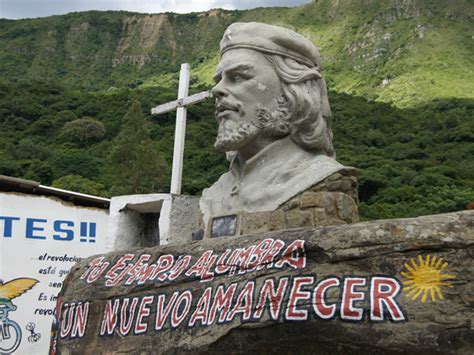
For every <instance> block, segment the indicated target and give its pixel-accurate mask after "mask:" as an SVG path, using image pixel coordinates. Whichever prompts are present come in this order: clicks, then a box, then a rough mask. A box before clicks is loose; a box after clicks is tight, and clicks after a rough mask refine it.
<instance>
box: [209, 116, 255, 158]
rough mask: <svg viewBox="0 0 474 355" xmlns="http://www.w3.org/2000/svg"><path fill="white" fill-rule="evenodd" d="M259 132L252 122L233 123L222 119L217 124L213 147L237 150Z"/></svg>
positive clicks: (222, 149) (224, 150)
mask: <svg viewBox="0 0 474 355" xmlns="http://www.w3.org/2000/svg"><path fill="white" fill-rule="evenodd" d="M259 133H260V129H259V128H258V127H257V126H255V124H254V123H253V121H252V122H250V123H239V124H235V123H234V122H231V121H223V122H221V123H220V124H219V129H218V131H217V137H216V142H215V143H214V147H215V148H216V149H219V150H221V151H223V152H229V151H233V150H238V149H239V148H240V147H243V146H245V145H246V144H249V143H250V142H251V141H252V140H253V139H254V138H255V137H257V135H258V134H259Z"/></svg>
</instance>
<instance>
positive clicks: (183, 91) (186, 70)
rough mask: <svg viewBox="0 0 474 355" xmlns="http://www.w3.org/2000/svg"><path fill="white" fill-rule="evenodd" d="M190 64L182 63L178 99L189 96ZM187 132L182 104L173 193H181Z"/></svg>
mask: <svg viewBox="0 0 474 355" xmlns="http://www.w3.org/2000/svg"><path fill="white" fill-rule="evenodd" d="M190 72H191V69H190V66H189V64H188V63H184V64H181V71H180V73H179V89H178V100H180V99H184V98H185V97H186V96H188V90H189V76H190ZM185 132H186V107H185V106H181V107H178V108H177V110H176V127H175V131H174V149H173V170H172V173H171V190H170V193H172V194H177V195H179V194H181V178H182V175H183V156H184V138H185Z"/></svg>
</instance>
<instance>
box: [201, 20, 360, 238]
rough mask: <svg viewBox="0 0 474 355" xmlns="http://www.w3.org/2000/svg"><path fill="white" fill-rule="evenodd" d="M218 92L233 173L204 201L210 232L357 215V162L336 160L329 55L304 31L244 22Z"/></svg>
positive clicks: (230, 38) (223, 49) (219, 141)
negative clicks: (326, 71)
mask: <svg viewBox="0 0 474 355" xmlns="http://www.w3.org/2000/svg"><path fill="white" fill-rule="evenodd" d="M220 54H221V60H220V63H219V64H218V66H217V69H216V71H215V75H214V80H215V82H216V85H215V86H214V88H213V89H212V93H213V96H214V97H215V100H216V111H215V117H216V119H217V122H218V125H219V127H218V133H217V138H216V142H215V147H216V148H217V149H219V150H221V151H223V152H225V153H226V155H227V158H228V159H229V161H230V169H229V172H227V173H225V174H223V175H222V176H221V177H220V178H219V180H218V181H217V182H215V183H214V184H213V185H212V186H211V187H209V188H208V189H205V190H204V191H203V193H202V197H201V200H200V209H201V213H202V215H203V222H202V225H203V228H204V229H205V230H206V232H205V235H206V236H207V237H209V236H212V237H216V236H221V235H237V234H248V233H252V232H260V231H267V230H277V229H285V228H293V227H303V226H318V225H328V224H339V223H350V222H353V221H355V220H356V219H357V180H356V178H355V169H353V168H348V167H345V166H343V165H341V164H340V163H338V162H337V161H336V160H335V152H334V148H333V143H332V140H333V134H332V129H331V109H330V106H329V102H328V96H327V89H326V83H325V81H324V78H323V77H322V75H321V59H320V55H319V51H318V49H317V48H316V47H315V45H314V44H313V43H312V42H311V41H310V40H308V39H306V38H305V37H303V36H302V35H300V34H298V33H296V32H294V31H291V30H288V29H285V28H282V27H277V26H271V25H267V24H262V23H255V22H250V23H234V24H232V25H231V26H229V27H228V28H227V30H226V31H225V33H224V36H223V38H222V40H221V43H220Z"/></svg>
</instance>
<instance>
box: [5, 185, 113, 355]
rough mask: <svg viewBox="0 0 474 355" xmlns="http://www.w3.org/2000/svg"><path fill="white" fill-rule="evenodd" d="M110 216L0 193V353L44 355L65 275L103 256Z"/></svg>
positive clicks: (52, 200) (52, 201)
mask: <svg viewBox="0 0 474 355" xmlns="http://www.w3.org/2000/svg"><path fill="white" fill-rule="evenodd" d="M107 221H108V211H107V210H103V209H98V208H91V207H80V206H75V205H73V204H69V203H66V202H64V201H62V200H60V199H57V198H54V197H43V196H34V195H28V194H20V193H4V192H0V279H1V280H0V353H7V354H9V353H15V354H48V351H49V342H50V333H51V324H52V322H53V318H54V315H53V313H54V310H55V306H56V297H57V294H58V293H59V291H60V290H61V286H62V283H63V281H64V278H65V277H66V275H67V274H68V272H69V269H70V268H71V267H72V266H73V265H74V263H75V262H77V261H78V260H80V259H81V258H84V257H88V256H91V255H94V254H99V253H103V252H105V245H106V241H105V238H106V235H107Z"/></svg>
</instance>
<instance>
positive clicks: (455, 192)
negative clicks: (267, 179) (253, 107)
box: [0, 0, 474, 218]
mask: <svg viewBox="0 0 474 355" xmlns="http://www.w3.org/2000/svg"><path fill="white" fill-rule="evenodd" d="M473 13H474V2H473V1H472V0H464V1H461V0H451V1H429V0H410V1H402V0H391V1H375V0H364V1H356V0H319V1H314V2H313V3H310V4H307V5H304V6H301V7H297V8H258V9H254V10H246V11H226V10H212V11H208V12H205V13H192V14H185V15H178V14H173V13H165V14H156V15H145V14H137V13H130V12H97V11H90V12H83V13H71V14H68V15H63V16H52V17H48V18H39V19H26V20H5V19H0V173H2V174H7V175H12V176H19V177H25V178H29V179H34V180H39V181H41V182H42V183H44V184H54V185H55V186H59V187H63V188H73V189H76V190H81V191H84V192H89V193H96V194H104V195H110V194H113V193H116V192H117V191H120V192H123V193H126V192H127V191H126V189H125V190H124V189H123V188H122V189H118V184H119V183H118V181H121V180H120V179H117V177H116V176H115V175H114V174H115V172H116V171H119V170H120V169H117V168H116V167H115V168H114V166H113V164H112V163H111V159H110V152H111V151H113V150H116V149H115V148H116V145H117V144H119V143H118V142H119V140H117V138H116V137H117V136H118V134H119V133H120V132H121V131H123V129H124V128H123V127H122V122H123V117H124V115H125V114H126V113H127V111H128V109H129V107H130V106H131V103H132V101H133V100H135V99H138V100H139V101H140V102H141V105H142V109H143V112H144V114H145V115H146V118H147V122H148V123H147V127H146V129H147V131H148V132H149V136H150V138H152V139H153V141H154V142H155V145H156V150H157V154H159V155H160V156H161V157H162V160H163V162H164V163H163V165H162V170H161V171H160V172H159V175H160V178H159V179H156V177H150V178H149V179H146V178H144V182H143V187H142V190H139V191H138V192H146V191H150V190H151V186H153V189H152V190H153V191H167V189H168V186H169V175H170V174H169V171H170V165H171V157H172V141H173V130H174V115H173V114H171V113H170V114H166V115H163V116H160V117H158V118H156V117H155V118H152V117H151V116H150V115H149V113H148V112H149V109H150V108H151V107H153V106H155V105H156V104H159V103H163V102H167V101H169V100H172V99H174V98H175V96H176V92H177V80H178V70H179V66H180V64H181V63H183V62H188V63H190V64H191V66H192V81H191V84H192V85H191V92H197V91H200V90H203V89H208V88H209V87H210V86H211V85H212V81H211V77H212V73H213V70H214V68H215V65H216V64H217V62H218V45H219V41H220V38H221V36H222V34H223V32H224V30H225V28H226V27H227V26H228V25H229V24H231V23H233V22H237V21H244V22H246V21H259V22H266V23H271V24H276V25H281V26H285V27H289V28H292V29H294V30H296V31H298V32H300V33H302V34H304V35H305V36H307V37H309V38H310V39H311V40H313V41H314V43H316V44H317V45H318V46H319V47H320V50H321V54H322V57H323V66H324V72H323V74H324V75H325V77H326V80H327V82H328V85H329V89H330V100H331V106H332V109H333V114H334V120H335V122H334V127H335V137H336V142H335V144H336V150H337V153H338V159H339V160H340V161H342V162H343V163H345V164H347V165H353V166H355V167H357V168H359V169H360V184H361V186H360V195H361V201H362V203H361V212H362V216H363V217H364V218H380V217H395V216H396V217H399V216H415V215H419V214H427V213H435V212H447V211H452V210H457V209H462V208H464V206H465V205H466V204H467V203H469V202H471V201H474V192H473V191H474V189H473V187H474V162H473V159H472V157H473V156H474V144H473V142H474V115H473V107H474V89H473V83H474V62H473V61H472V58H473V57H474V40H473V38H474V26H473V21H474V16H473ZM212 111H213V108H212V103H210V102H206V103H203V104H200V105H196V106H194V107H193V108H192V109H191V110H190V111H189V123H188V129H187V137H186V139H187V141H186V152H185V171H184V180H183V189H184V192H187V193H193V194H196V193H199V192H200V191H201V190H202V188H203V187H206V186H208V185H209V184H210V183H212V182H213V181H214V180H215V179H216V178H217V177H218V176H219V175H220V174H221V173H222V172H223V171H225V170H226V165H227V163H226V161H225V159H224V157H223V156H222V155H221V154H219V153H217V152H215V151H214V149H213V148H212V144H213V136H214V134H215V130H216V127H215V123H214V121H213V118H212ZM122 136H123V134H122ZM138 144H139V143H138Z"/></svg>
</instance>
